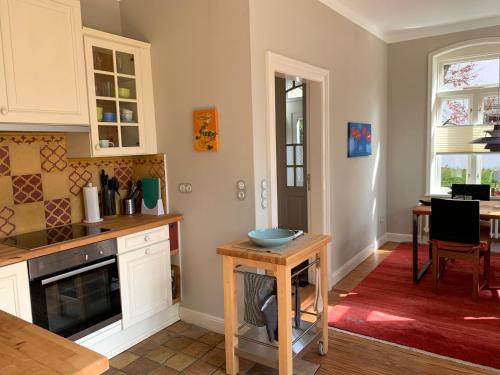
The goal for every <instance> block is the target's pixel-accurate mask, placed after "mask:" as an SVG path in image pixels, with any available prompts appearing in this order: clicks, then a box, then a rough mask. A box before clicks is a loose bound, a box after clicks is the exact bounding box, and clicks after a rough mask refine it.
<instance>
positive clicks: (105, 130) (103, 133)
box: [99, 125, 120, 148]
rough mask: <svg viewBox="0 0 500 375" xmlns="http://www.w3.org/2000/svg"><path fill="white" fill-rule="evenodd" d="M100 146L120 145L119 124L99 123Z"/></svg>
mask: <svg viewBox="0 0 500 375" xmlns="http://www.w3.org/2000/svg"><path fill="white" fill-rule="evenodd" d="M99 146H100V147H101V148H108V147H120V145H119V144H118V126H114V125H111V126H109V125H99Z"/></svg>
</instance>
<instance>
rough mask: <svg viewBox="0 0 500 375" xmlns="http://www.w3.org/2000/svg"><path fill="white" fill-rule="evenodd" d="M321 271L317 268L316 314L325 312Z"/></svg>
mask: <svg viewBox="0 0 500 375" xmlns="http://www.w3.org/2000/svg"><path fill="white" fill-rule="evenodd" d="M320 286H321V270H320V269H319V268H316V285H315V289H316V293H315V297H314V310H316V312H321V311H323V297H322V296H321V288H320Z"/></svg>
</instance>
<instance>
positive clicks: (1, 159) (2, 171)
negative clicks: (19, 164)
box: [0, 146, 10, 176]
mask: <svg viewBox="0 0 500 375" xmlns="http://www.w3.org/2000/svg"><path fill="white" fill-rule="evenodd" d="M0 176H10V156H9V147H8V146H1V147H0Z"/></svg>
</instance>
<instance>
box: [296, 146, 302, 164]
mask: <svg viewBox="0 0 500 375" xmlns="http://www.w3.org/2000/svg"><path fill="white" fill-rule="evenodd" d="M295 165H304V147H303V146H295Z"/></svg>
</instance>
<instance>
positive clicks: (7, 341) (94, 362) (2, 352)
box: [0, 311, 109, 375]
mask: <svg viewBox="0 0 500 375" xmlns="http://www.w3.org/2000/svg"><path fill="white" fill-rule="evenodd" d="M108 368H109V363H108V359H107V358H106V357H104V356H102V355H100V354H97V353H96V352H93V351H92V350H89V349H87V348H84V347H83V346H80V345H78V344H75V343H74V342H72V341H70V340H67V339H65V338H63V337H61V336H58V335H56V334H54V333H51V332H49V331H47V330H45V329H43V328H40V327H38V326H36V325H34V324H31V323H28V322H26V321H24V320H22V319H19V318H16V317H15V316H13V315H10V314H7V313H6V312H3V311H0V373H1V374H2V375H21V374H22V375H24V374H44V375H51V374H65V375H73V374H74V375H77V374H78V375H94V374H96V375H97V374H102V373H103V372H104V371H106V370H107V369H108Z"/></svg>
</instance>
